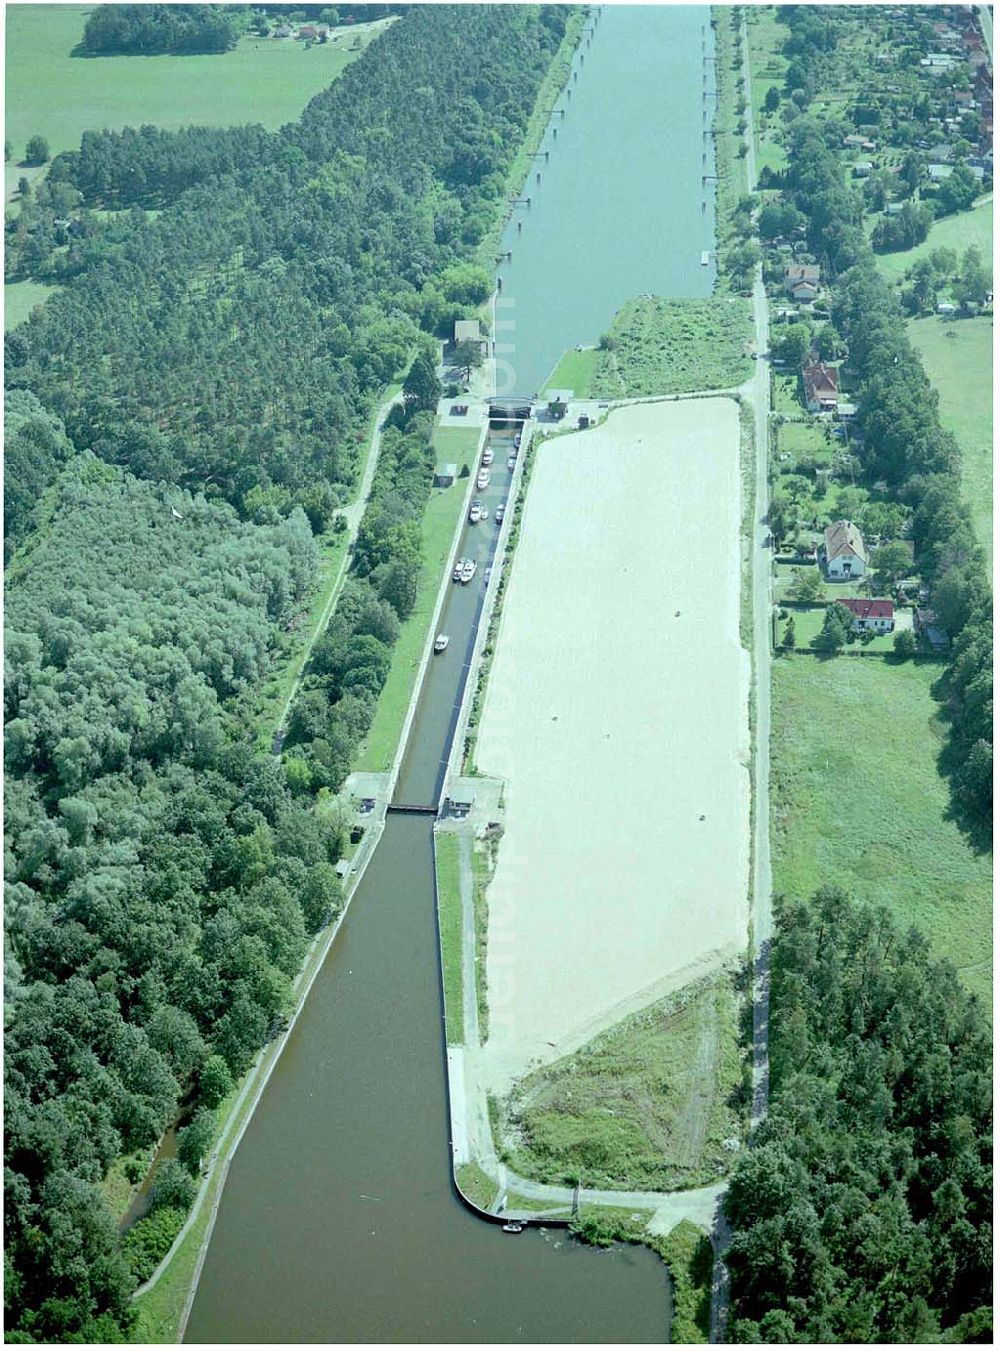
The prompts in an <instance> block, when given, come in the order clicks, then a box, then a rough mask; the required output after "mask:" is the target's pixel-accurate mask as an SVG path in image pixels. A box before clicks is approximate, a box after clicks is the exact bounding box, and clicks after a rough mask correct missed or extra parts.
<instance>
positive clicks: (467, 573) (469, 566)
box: [462, 558, 476, 586]
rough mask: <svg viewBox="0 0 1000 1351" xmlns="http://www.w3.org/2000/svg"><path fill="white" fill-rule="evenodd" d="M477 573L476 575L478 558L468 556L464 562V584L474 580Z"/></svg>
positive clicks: (466, 584)
mask: <svg viewBox="0 0 1000 1351" xmlns="http://www.w3.org/2000/svg"><path fill="white" fill-rule="evenodd" d="M475 575H476V560H475V559H474V558H467V559H466V560H465V562H464V563H463V564H462V585H463V586H468V584H469V583H470V582H471V581H472V579H473V577H475Z"/></svg>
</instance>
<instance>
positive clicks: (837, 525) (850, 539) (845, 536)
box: [823, 521, 868, 581]
mask: <svg viewBox="0 0 1000 1351" xmlns="http://www.w3.org/2000/svg"><path fill="white" fill-rule="evenodd" d="M823 553H824V561H825V564H826V575H827V576H828V577H831V578H833V579H834V580H837V581H839V580H843V579H846V578H849V577H863V576H864V575H865V569H866V568H867V567H868V550H867V549H866V548H865V537H864V535H862V533H861V531H860V530H859V529H858V527H857V526H856V525H855V524H854V522H853V521H834V522H833V524H832V525H828V526H827V527H826V530H825V532H824V535H823Z"/></svg>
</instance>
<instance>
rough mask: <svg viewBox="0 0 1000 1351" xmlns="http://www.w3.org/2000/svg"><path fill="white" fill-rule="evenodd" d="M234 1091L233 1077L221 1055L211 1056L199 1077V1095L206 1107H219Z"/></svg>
mask: <svg viewBox="0 0 1000 1351" xmlns="http://www.w3.org/2000/svg"><path fill="white" fill-rule="evenodd" d="M232 1091H233V1076H232V1075H231V1074H230V1072H229V1066H228V1065H227V1064H226V1062H225V1061H224V1060H223V1058H222V1056H221V1055H210V1056H209V1057H208V1059H207V1060H206V1061H205V1063H204V1065H202V1067H201V1073H200V1074H199V1075H198V1093H199V1096H200V1098H201V1101H202V1102H203V1103H204V1104H205V1106H206V1107H218V1105H219V1103H220V1102H221V1101H222V1099H223V1098H225V1097H226V1096H227V1095H228V1094H230V1093H231V1092H232Z"/></svg>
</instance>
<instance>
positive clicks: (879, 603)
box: [837, 597, 896, 633]
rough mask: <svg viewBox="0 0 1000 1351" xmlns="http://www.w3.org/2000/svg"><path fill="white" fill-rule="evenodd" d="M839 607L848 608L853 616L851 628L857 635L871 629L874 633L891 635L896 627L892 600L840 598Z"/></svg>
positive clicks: (838, 600)
mask: <svg viewBox="0 0 1000 1351" xmlns="http://www.w3.org/2000/svg"><path fill="white" fill-rule="evenodd" d="M837 604H838V605H843V606H846V608H847V609H848V610H850V612H851V615H852V616H853V618H852V620H851V628H852V629H853V630H854V632H855V633H864V631H865V630H866V629H870V630H871V631H872V632H873V633H891V632H892V631H893V629H894V628H895V626H896V621H895V618H894V616H893V609H892V601H891V600H849V599H847V598H846V597H838V599H837Z"/></svg>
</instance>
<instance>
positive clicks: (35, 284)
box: [3, 281, 59, 332]
mask: <svg viewBox="0 0 1000 1351" xmlns="http://www.w3.org/2000/svg"><path fill="white" fill-rule="evenodd" d="M58 290H59V287H58V286H46V284H45V282H41V281H15V282H9V283H8V284H7V285H6V286H4V288H3V326H4V332H6V331H7V329H9V328H16V327H17V325H18V324H21V323H23V322H24V320H25V319H27V317H28V315H29V314H30V313H31V311H32V310H33V309H34V308H35V306H36V305H44V304H45V302H46V300H48V298H49V296H50V295H51V294H52V292H53V291H58Z"/></svg>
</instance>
